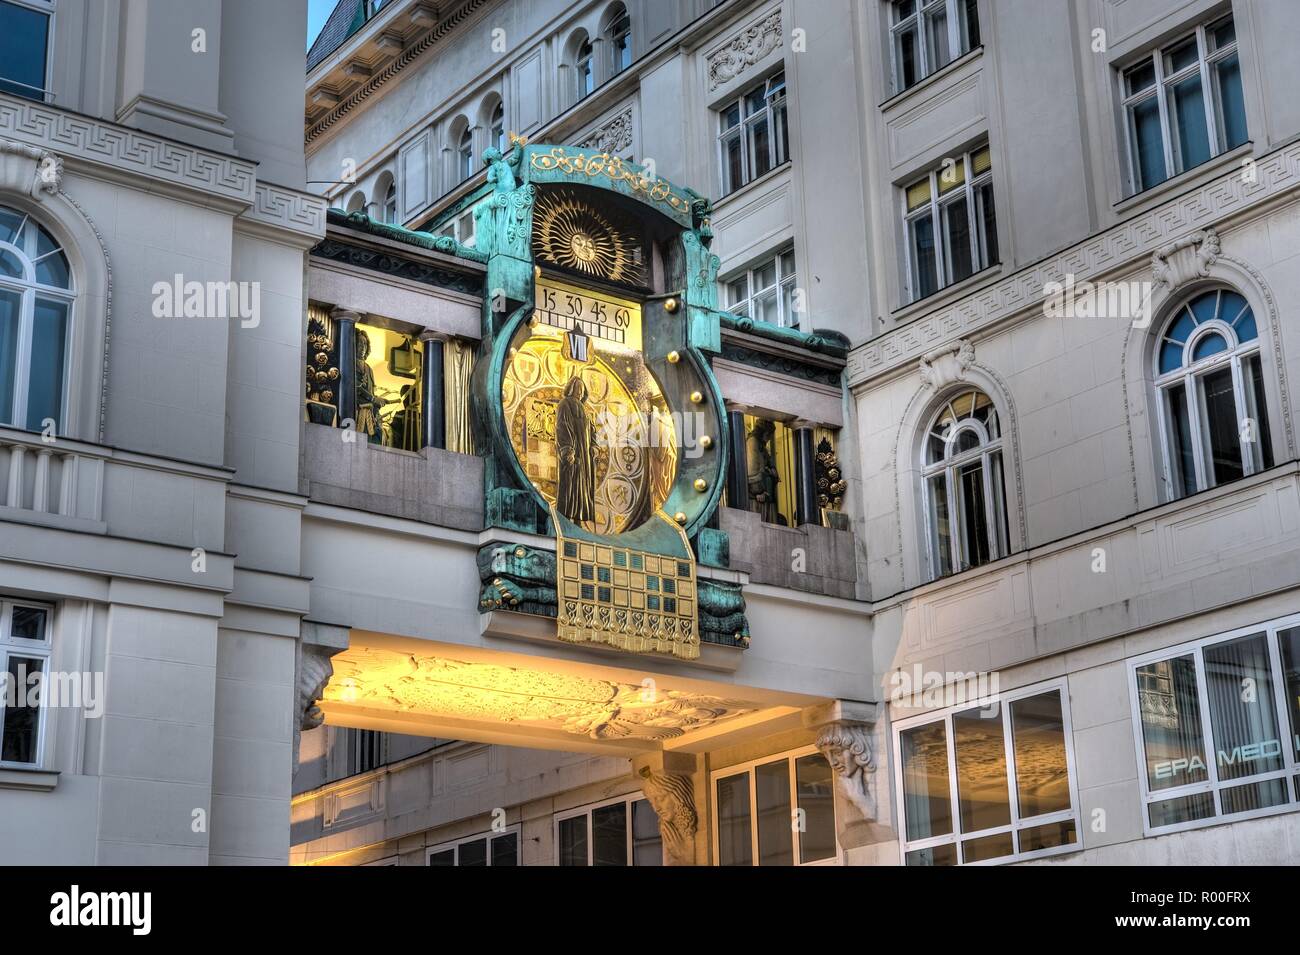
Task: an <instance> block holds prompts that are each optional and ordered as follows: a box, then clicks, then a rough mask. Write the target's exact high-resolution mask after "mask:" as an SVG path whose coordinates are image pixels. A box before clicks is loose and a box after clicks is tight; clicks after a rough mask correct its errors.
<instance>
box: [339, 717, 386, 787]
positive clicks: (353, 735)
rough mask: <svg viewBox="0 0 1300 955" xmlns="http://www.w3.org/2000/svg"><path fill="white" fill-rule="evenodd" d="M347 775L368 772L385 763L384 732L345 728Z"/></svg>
mask: <svg viewBox="0 0 1300 955" xmlns="http://www.w3.org/2000/svg"><path fill="white" fill-rule="evenodd" d="M343 737H344V746H346V747H347V749H346V761H347V775H349V776H355V775H357V774H358V773H368V772H370V771H371V770H372V769H376V768H378V767H380V766H382V765H383V764H384V761H385V756H384V734H383V733H380V732H378V731H377V730H358V729H345V730H344V731H343Z"/></svg>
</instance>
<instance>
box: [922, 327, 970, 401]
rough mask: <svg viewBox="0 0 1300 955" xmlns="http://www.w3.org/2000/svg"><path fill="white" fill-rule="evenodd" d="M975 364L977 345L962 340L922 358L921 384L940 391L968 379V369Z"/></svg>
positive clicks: (937, 349)
mask: <svg viewBox="0 0 1300 955" xmlns="http://www.w3.org/2000/svg"><path fill="white" fill-rule="evenodd" d="M973 364H975V345H974V344H973V343H972V342H969V341H966V340H964V339H963V340H961V341H956V342H952V343H951V344H948V345H945V346H944V347H943V348H936V349H935V350H934V351H932V352H929V353H927V354H926V355H924V356H923V357H922V358H921V364H920V367H919V369H918V370H919V372H920V375H921V383H922V384H924V385H925V387H927V388H932V389H934V390H935V391H938V390H940V389H942V388H945V387H947V386H948V385H950V384H952V383H953V382H955V381H963V380H965V378H966V369H968V368H970V366H971V365H973Z"/></svg>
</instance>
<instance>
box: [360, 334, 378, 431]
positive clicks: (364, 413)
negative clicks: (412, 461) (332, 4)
mask: <svg viewBox="0 0 1300 955" xmlns="http://www.w3.org/2000/svg"><path fill="white" fill-rule="evenodd" d="M356 354H357V358H356V369H355V375H356V388H357V431H358V432H360V433H361V434H364V435H366V436H367V438H368V439H369V441H370V442H371V443H372V444H374V443H376V442H379V441H382V440H383V426H382V424H381V423H380V421H381V419H380V417H379V411H380V409H381V408H383V406H384V403H383V401H382V400H381V399H380V397H379V395H378V394H376V392H375V373H374V371H373V370H371V368H370V365H369V363H368V362H367V361H366V359H368V358H369V357H370V336H369V335H367V334H366V333H365V332H363V331H362V330H361V329H357V352H356Z"/></svg>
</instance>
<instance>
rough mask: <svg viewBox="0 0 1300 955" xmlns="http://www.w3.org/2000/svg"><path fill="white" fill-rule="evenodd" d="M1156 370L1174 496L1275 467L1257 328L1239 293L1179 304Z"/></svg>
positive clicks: (1167, 471) (1205, 294) (1222, 291)
mask: <svg viewBox="0 0 1300 955" xmlns="http://www.w3.org/2000/svg"><path fill="white" fill-rule="evenodd" d="M1155 365H1156V368H1155V374H1156V392H1157V395H1158V397H1159V401H1158V409H1159V416H1160V425H1161V427H1160V431H1161V434H1162V435H1163V438H1164V449H1165V474H1166V478H1167V481H1168V486H1169V494H1170V499H1174V498H1179V497H1182V496H1183V495H1185V494H1193V493H1195V492H1196V491H1203V490H1205V489H1206V488H1211V487H1215V486H1217V485H1219V484H1224V483H1226V482H1228V481H1235V480H1236V479H1237V478H1240V477H1244V476H1245V475H1247V474H1254V473H1255V472H1256V471H1260V470H1263V469H1264V468H1270V467H1272V466H1273V448H1272V443H1271V440H1270V434H1269V428H1268V407H1267V402H1266V401H1265V397H1264V375H1263V366H1262V364H1261V362H1260V354H1259V329H1258V328H1257V327H1256V325H1255V314H1254V312H1252V311H1251V308H1250V304H1249V303H1248V302H1247V301H1246V300H1245V299H1244V298H1243V297H1242V296H1241V295H1239V294H1238V293H1236V292H1234V291H1232V290H1231V289H1226V288H1220V289H1211V290H1210V291H1208V292H1202V293H1201V294H1199V295H1196V296H1195V297H1193V298H1192V299H1190V300H1189V301H1187V302H1184V303H1183V304H1182V305H1180V306H1179V307H1178V309H1177V310H1176V311H1175V312H1174V314H1173V315H1172V316H1170V318H1169V320H1168V321H1167V322H1166V323H1165V326H1164V330H1163V331H1162V332H1161V334H1160V338H1159V340H1158V342H1157V343H1156V354H1155Z"/></svg>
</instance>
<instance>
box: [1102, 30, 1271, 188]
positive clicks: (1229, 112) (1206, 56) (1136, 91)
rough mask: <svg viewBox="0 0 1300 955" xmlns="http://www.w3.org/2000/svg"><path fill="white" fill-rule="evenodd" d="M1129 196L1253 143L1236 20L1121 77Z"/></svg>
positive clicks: (1188, 38) (1197, 34)
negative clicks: (1248, 138)
mask: <svg viewBox="0 0 1300 955" xmlns="http://www.w3.org/2000/svg"><path fill="white" fill-rule="evenodd" d="M1120 87H1121V88H1120V95H1121V97H1122V103H1123V107H1124V127H1125V133H1126V135H1127V138H1128V153H1129V156H1128V170H1129V172H1128V190H1129V192H1130V193H1137V192H1141V191H1142V190H1144V189H1150V188H1151V187H1152V186H1155V185H1159V184H1160V183H1162V182H1164V181H1165V180H1166V179H1169V178H1170V177H1172V176H1177V175H1179V174H1180V173H1183V172H1186V171H1187V170H1188V169H1192V168H1193V167H1195V166H1199V165H1200V164H1201V163H1203V162H1206V161H1207V160H1209V159H1211V158H1213V157H1214V156H1217V155H1218V154H1219V153H1222V152H1226V151H1228V150H1230V149H1235V148H1236V147H1237V146H1240V145H1241V144H1242V143H1244V142H1245V141H1246V104H1245V99H1244V97H1243V96H1242V92H1241V64H1240V61H1239V59H1238V56H1237V34H1236V30H1235V28H1234V26H1233V21H1232V17H1231V16H1227V17H1224V18H1223V19H1220V20H1216V21H1214V22H1213V23H1210V24H1209V25H1202V26H1198V27H1197V28H1196V29H1195V30H1194V31H1192V32H1191V33H1189V34H1186V35H1185V36H1182V37H1179V38H1178V39H1177V40H1175V41H1174V42H1173V43H1170V44H1168V45H1167V46H1164V47H1162V48H1160V49H1158V50H1153V51H1152V52H1151V53H1149V54H1148V55H1146V56H1145V57H1143V58H1142V60H1141V61H1140V62H1138V63H1136V64H1134V65H1132V66H1129V67H1127V68H1126V69H1125V70H1124V71H1123V73H1122V74H1121V77H1120Z"/></svg>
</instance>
